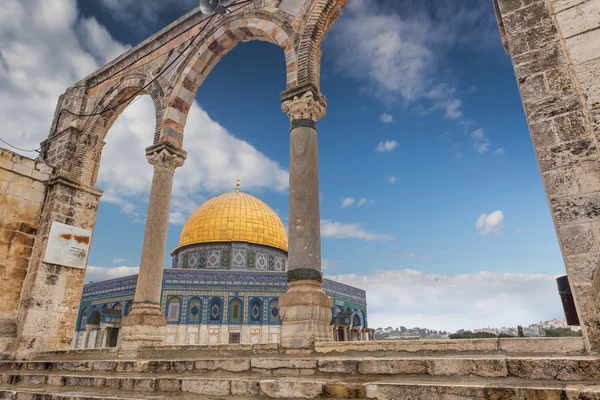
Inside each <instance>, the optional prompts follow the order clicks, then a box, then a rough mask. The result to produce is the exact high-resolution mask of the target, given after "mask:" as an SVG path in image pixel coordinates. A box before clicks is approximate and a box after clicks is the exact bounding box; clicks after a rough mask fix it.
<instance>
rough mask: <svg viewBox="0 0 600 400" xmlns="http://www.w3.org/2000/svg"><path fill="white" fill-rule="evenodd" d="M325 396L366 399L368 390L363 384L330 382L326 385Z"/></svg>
mask: <svg viewBox="0 0 600 400" xmlns="http://www.w3.org/2000/svg"><path fill="white" fill-rule="evenodd" d="M325 396H326V397H327V398H340V399H364V398H365V396H366V390H365V386H364V385H362V384H354V385H352V384H347V383H328V384H326V385H325Z"/></svg>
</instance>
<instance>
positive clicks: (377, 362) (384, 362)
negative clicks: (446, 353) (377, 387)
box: [358, 358, 428, 375]
mask: <svg viewBox="0 0 600 400" xmlns="http://www.w3.org/2000/svg"><path fill="white" fill-rule="evenodd" d="M427 369H428V365H427V361H426V360H423V359H400V360H397V359H381V358H377V359H363V360H359V361H358V372H360V373H361V374H365V375H371V374H375V375H396V374H427V373H428V372H427Z"/></svg>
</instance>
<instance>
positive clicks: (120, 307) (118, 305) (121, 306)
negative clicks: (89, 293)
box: [113, 303, 123, 313]
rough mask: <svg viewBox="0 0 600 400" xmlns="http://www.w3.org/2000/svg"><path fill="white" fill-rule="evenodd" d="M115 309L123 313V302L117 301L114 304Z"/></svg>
mask: <svg viewBox="0 0 600 400" xmlns="http://www.w3.org/2000/svg"><path fill="white" fill-rule="evenodd" d="M113 310H116V311H121V313H122V311H123V304H121V303H115V305H114V306H113Z"/></svg>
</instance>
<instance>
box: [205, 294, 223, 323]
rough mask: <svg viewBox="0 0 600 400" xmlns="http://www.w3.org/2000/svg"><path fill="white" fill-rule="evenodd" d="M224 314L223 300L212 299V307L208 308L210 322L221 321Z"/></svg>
mask: <svg viewBox="0 0 600 400" xmlns="http://www.w3.org/2000/svg"><path fill="white" fill-rule="evenodd" d="M222 314H223V310H222V305H221V300H219V299H212V300H211V301H210V307H209V310H208V320H209V322H212V323H214V322H218V323H220V322H221V315H222Z"/></svg>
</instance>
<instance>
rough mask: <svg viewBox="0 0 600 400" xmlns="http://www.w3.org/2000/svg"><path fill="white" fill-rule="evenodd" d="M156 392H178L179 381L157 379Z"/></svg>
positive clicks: (179, 388)
mask: <svg viewBox="0 0 600 400" xmlns="http://www.w3.org/2000/svg"><path fill="white" fill-rule="evenodd" d="M156 390H158V391H159V392H179V391H180V390H181V379H157V380H156Z"/></svg>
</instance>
